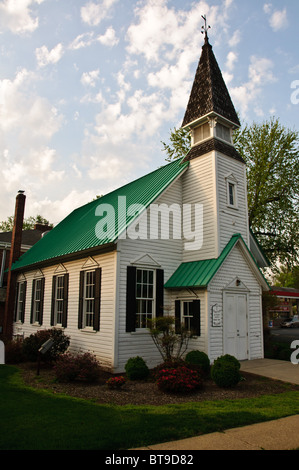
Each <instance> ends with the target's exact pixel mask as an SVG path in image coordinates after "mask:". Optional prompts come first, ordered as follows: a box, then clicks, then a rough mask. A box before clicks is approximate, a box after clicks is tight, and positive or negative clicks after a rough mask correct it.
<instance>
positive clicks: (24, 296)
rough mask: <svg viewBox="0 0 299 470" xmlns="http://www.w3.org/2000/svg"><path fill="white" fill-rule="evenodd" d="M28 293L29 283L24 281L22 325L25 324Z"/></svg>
mask: <svg viewBox="0 0 299 470" xmlns="http://www.w3.org/2000/svg"><path fill="white" fill-rule="evenodd" d="M26 292H27V281H24V295H23V309H22V314H21V322H22V323H24V322H25V308H26Z"/></svg>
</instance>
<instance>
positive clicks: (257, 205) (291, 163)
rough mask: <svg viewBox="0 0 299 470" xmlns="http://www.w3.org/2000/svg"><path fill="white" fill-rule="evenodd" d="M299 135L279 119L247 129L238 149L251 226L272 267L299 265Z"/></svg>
mask: <svg viewBox="0 0 299 470" xmlns="http://www.w3.org/2000/svg"><path fill="white" fill-rule="evenodd" d="M298 143H299V135H298V132H296V131H292V130H290V129H286V128H285V127H284V126H282V125H281V124H280V122H279V120H278V119H274V118H272V119H270V120H269V121H266V122H264V123H262V124H257V123H253V124H252V125H251V126H248V125H246V126H245V127H244V128H243V129H242V130H240V131H239V132H238V133H237V134H236V139H235V147H236V149H237V150H238V151H239V153H240V154H241V155H242V157H243V159H244V160H245V162H246V165H247V194H248V215H249V226H250V227H251V229H252V231H253V232H254V234H255V236H256V237H257V239H258V241H259V243H260V244H261V246H262V248H263V250H264V251H265V253H266V254H267V256H268V258H269V260H270V261H272V262H273V263H275V262H276V263H277V262H282V263H287V264H288V265H289V266H292V265H293V264H294V263H296V262H298V261H299V258H298V249H299V217H298V208H299V191H298V189H299V146H298Z"/></svg>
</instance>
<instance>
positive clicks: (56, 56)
mask: <svg viewBox="0 0 299 470" xmlns="http://www.w3.org/2000/svg"><path fill="white" fill-rule="evenodd" d="M63 53H64V48H63V45H62V44H61V43H59V44H57V46H55V47H53V49H51V50H50V51H49V50H48V48H47V47H46V46H42V47H39V48H37V49H36V50H35V56H36V59H37V63H38V66H39V67H45V66H46V65H49V64H56V63H57V62H59V60H60V59H61V57H62V56H63Z"/></svg>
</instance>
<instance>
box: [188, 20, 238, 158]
mask: <svg viewBox="0 0 299 470" xmlns="http://www.w3.org/2000/svg"><path fill="white" fill-rule="evenodd" d="M203 19H204V21H205V26H204V27H203V32H204V34H205V40H204V45H203V47H202V53H201V57H200V60H199V64H198V67H197V70H196V74H195V79H194V83H193V86H192V90H191V94H190V98H189V102H188V106H187V109H186V113H185V117H184V120H183V124H182V127H183V128H188V129H190V134H191V149H190V151H189V152H188V153H187V155H186V156H185V158H184V162H185V161H188V160H192V159H194V158H197V157H200V156H201V155H204V154H206V153H208V152H211V151H213V150H215V151H218V152H221V153H223V154H225V155H227V156H229V157H232V158H234V159H237V160H239V161H242V162H243V163H244V160H243V159H242V157H241V155H240V154H239V152H237V150H236V149H235V147H234V144H233V133H234V129H236V128H237V127H240V122H239V118H238V115H237V113H236V111H235V108H234V105H233V103H232V100H231V98H230V95H229V92H228V90H227V88H226V85H225V82H224V80H223V77H222V73H221V70H220V68H219V66H218V63H217V60H216V58H215V56H214V53H213V49H212V46H211V44H210V43H209V38H208V29H209V28H210V26H208V27H207V23H206V17H205V16H203Z"/></svg>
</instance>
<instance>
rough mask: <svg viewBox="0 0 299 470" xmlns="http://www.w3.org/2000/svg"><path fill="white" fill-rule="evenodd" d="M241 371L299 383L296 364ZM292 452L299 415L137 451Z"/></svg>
mask: <svg viewBox="0 0 299 470" xmlns="http://www.w3.org/2000/svg"><path fill="white" fill-rule="evenodd" d="M241 370H243V371H244V372H245V371H246V372H250V373H253V374H257V375H262V376H264V377H270V378H274V379H277V380H282V381H284V382H289V383H294V384H299V365H297V364H296V365H294V364H292V363H291V362H287V361H278V360H274V359H256V360H253V361H244V362H242V363H241ZM262 449H264V450H294V449H299V415H294V416H289V417H287V418H282V419H278V420H273V421H268V422H266V423H259V424H253V425H250V426H244V427H240V428H234V429H228V430H226V431H224V432H214V433H210V434H204V435H202V436H196V437H192V438H188V439H182V440H180V441H172V442H166V443H163V444H156V445H152V446H148V447H143V448H141V449H138V450H152V451H159V450H168V451H184V450H190V451H191V450H262Z"/></svg>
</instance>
